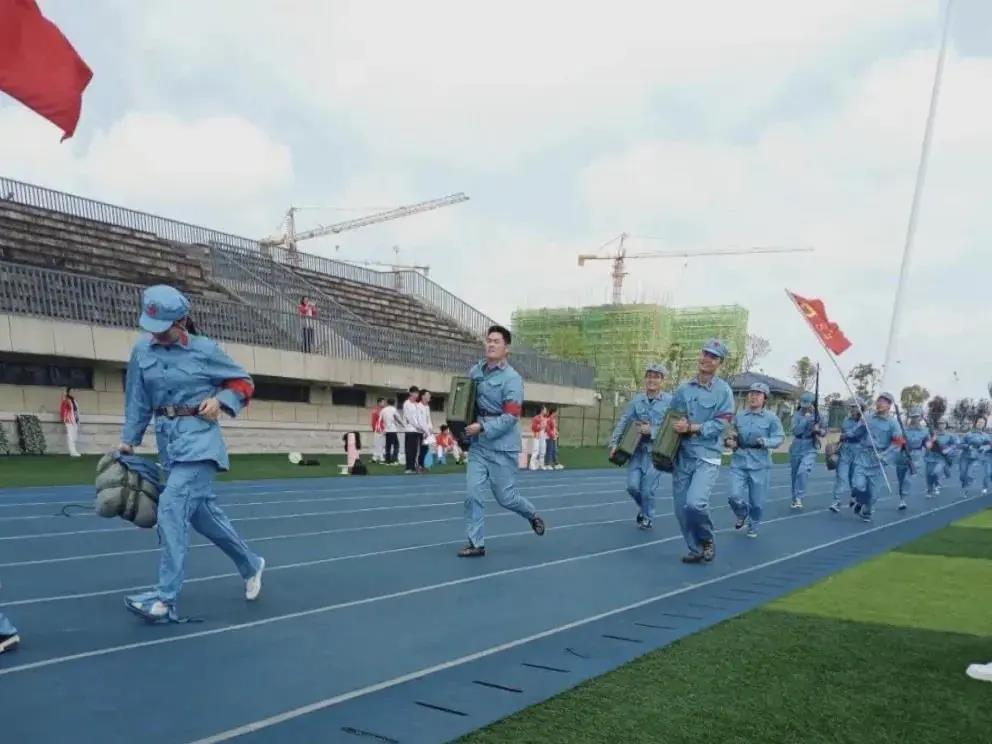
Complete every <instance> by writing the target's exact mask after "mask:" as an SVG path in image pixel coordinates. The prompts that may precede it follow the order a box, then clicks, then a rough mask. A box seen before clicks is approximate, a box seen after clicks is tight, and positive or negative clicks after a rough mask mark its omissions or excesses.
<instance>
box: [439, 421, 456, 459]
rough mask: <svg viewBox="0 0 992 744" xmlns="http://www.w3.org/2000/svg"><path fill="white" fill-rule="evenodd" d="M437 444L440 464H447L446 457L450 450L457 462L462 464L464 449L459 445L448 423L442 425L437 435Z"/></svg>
mask: <svg viewBox="0 0 992 744" xmlns="http://www.w3.org/2000/svg"><path fill="white" fill-rule="evenodd" d="M436 440H437V441H436V444H437V461H438V463H439V464H441V465H444V464H445V458H446V456H447V454H448V453H449V452H450V453H451V454H452V456H454V458H455V464H456V465H460V464H461V462H462V450H461V448H460V447H459V446H458V442H456V441H455V437H454V435H452V433H451V432H450V431H449V430H448V425H447V424H442V425H441V431H440V433H438V435H437V437H436Z"/></svg>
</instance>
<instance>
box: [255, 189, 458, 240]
mask: <svg viewBox="0 0 992 744" xmlns="http://www.w3.org/2000/svg"><path fill="white" fill-rule="evenodd" d="M463 201H468V196H467V195H466V194H463V193H462V192H458V193H457V194H449V195H448V196H442V197H441V198H440V199H428V200H427V201H422V202H417V203H416V204H408V205H406V206H402V207H396V208H394V209H387V210H385V211H383V212H376V213H374V214H370V215H366V216H365V217H356V218H355V219H351V220H345V221H344V222H336V223H334V224H333V225H318V226H317V227H315V228H313V229H312V230H304V231H303V232H300V233H298V232H296V213H297V212H298V211H300V209H301V207H290V208H289V209H288V210H286V220H285V223H286V231H285V232H284V233H283V234H282V235H277V236H270V237H267V238H262V240H260V241H259V242H260V243H261V244H262V245H263V246H284V247H285V248H287V249H288V250H289V251H291V252H295V251H296V244H297V243H299V242H300V241H302V240H309V239H310V238H319V237H321V236H324V235H334V234H336V233H340V232H345V231H346V230H356V229H358V228H359V227H366V226H367V225H375V224H378V223H380V222H388V221H389V220H395V219H399V218H400V217H409V216H410V215H411V214H419V213H420V212H429V211H431V210H432V209H440V208H441V207H447V206H450V205H452V204H459V203H460V202H463Z"/></svg>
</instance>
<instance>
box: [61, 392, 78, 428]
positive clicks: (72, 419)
mask: <svg viewBox="0 0 992 744" xmlns="http://www.w3.org/2000/svg"><path fill="white" fill-rule="evenodd" d="M59 415H60V416H61V417H62V423H63V424H78V423H79V409H78V408H77V407H76V401H74V400H73V399H72V398H70V397H69V396H68V395H64V396H62V405H61V406H60V408H59Z"/></svg>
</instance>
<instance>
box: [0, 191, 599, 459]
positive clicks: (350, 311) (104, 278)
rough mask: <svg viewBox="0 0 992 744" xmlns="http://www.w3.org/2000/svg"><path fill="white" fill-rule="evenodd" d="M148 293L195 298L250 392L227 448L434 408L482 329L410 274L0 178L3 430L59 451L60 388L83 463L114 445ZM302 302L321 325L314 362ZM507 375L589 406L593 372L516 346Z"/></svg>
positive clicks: (321, 441) (279, 444)
mask: <svg viewBox="0 0 992 744" xmlns="http://www.w3.org/2000/svg"><path fill="white" fill-rule="evenodd" d="M156 283H170V284H174V285H176V286H178V287H180V288H181V289H182V290H183V291H184V292H186V293H187V294H188V295H190V297H191V299H193V302H194V311H193V312H194V319H195V321H196V323H197V326H198V328H199V329H200V330H201V331H202V332H204V333H206V334H207V335H209V336H211V337H213V338H215V339H217V340H218V341H220V342H221V343H223V344H224V345H225V347H226V348H227V350H228V353H230V354H231V355H232V356H233V357H234V358H235V359H237V360H238V361H239V362H241V363H242V364H244V365H245V366H246V367H247V368H248V369H249V371H250V372H251V373H252V374H253V376H255V378H256V381H257V382H258V391H257V397H256V400H255V401H254V402H253V404H252V406H251V407H250V408H249V410H248V411H247V413H246V414H245V416H244V417H243V418H242V419H239V420H237V421H234V422H230V423H227V424H225V425H226V426H228V427H229V431H228V440H229V442H230V444H231V448H232V450H233V451H243V452H244V451H272V450H275V451H286V450H290V449H301V450H304V451H310V452H321V451H329V450H334V451H337V450H338V449H339V448H340V446H341V444H340V443H341V434H342V433H343V432H344V431H350V430H354V429H357V430H360V431H361V430H363V429H365V430H367V427H368V419H369V417H368V409H369V408H370V407H371V406H372V405H374V402H375V398H376V397H378V396H379V395H386V394H395V393H396V392H398V391H401V390H404V389H406V388H407V387H408V386H409V385H411V384H418V385H421V386H423V387H426V388H428V389H432V390H434V391H439V392H440V393H441V394H440V395H436V397H435V400H434V405H435V406H436V410H437V411H438V412H440V411H441V410H443V403H444V392H445V391H447V389H448V387H449V384H450V378H451V375H453V374H464V372H465V371H466V370H467V368H468V367H469V366H470V365H471V364H473V363H474V362H475V361H476V360H477V359H478V358H479V356H480V353H481V338H482V336H483V334H484V332H485V329H486V328H487V327H488V326H489V325H490V324H491V323H492V322H493V321H492V320H491V319H490V318H488V317H486V316H485V315H484V314H482V313H480V312H479V311H478V310H476V309H475V308H473V307H471V306H470V305H468V304H467V303H465V302H463V301H461V300H460V299H458V298H457V297H455V296H454V295H452V294H451V293H450V292H447V291H446V290H444V289H443V288H442V287H440V286H438V285H437V284H436V283H434V282H432V281H431V280H429V279H427V278H426V277H425V276H423V275H421V274H418V273H416V272H414V271H385V272H379V271H373V270H371V269H367V268H364V267H358V266H354V265H351V264H346V263H342V262H339V261H332V260H328V259H324V258H321V257H319V256H313V255H309V254H305V253H298V252H295V251H293V252H291V251H288V250H285V249H283V248H280V247H273V246H263V245H261V244H259V243H258V242H256V241H254V240H252V239H249V238H244V237H240V236H235V235H230V234H227V233H222V232H218V231H214V230H210V229H207V228H203V227H198V226H195V225H189V224H186V223H182V222H178V221H175V220H170V219H166V218H162V217H157V216H154V215H150V214H145V213H142V212H136V211H133V210H130V209H126V208H124V207H119V206H114V205H109V204H104V203H102V202H98V201H93V200H90V199H84V198H81V197H78V196H74V195H71V194H66V193H63V192H59V191H53V190H50V189H46V188H42V187H39V186H32V185H30V184H25V183H21V182H19V181H14V180H11V179H6V178H0V425H4V426H6V427H8V434H12V432H11V431H9V427H10V426H11V422H12V421H13V419H14V417H15V415H16V414H19V413H34V414H38V415H39V416H40V417H41V419H42V421H43V424H44V425H45V427H46V430H47V431H46V433H48V434H49V436H48V441H49V446H50V451H54V452H59V451H62V447H64V436H62V434H61V431H60V426H59V422H58V417H57V412H58V408H59V397H60V392H61V391H60V387H61V386H64V385H67V384H71V385H72V387H73V388H74V389H75V396H76V399H77V401H78V403H79V405H80V410H81V417H82V422H83V428H82V432H83V436H82V438H81V442H80V445H81V447H82V448H83V449H84V451H90V452H97V451H101V450H103V449H105V448H107V447H110V446H112V445H113V444H114V443H115V442H116V437H117V436H118V433H119V427H120V422H121V417H122V413H123V370H124V367H125V366H126V362H127V359H128V356H129V351H130V347H131V344H132V343H133V341H134V339H135V338H136V337H137V334H138V331H137V329H136V327H135V324H136V319H137V315H138V311H139V307H140V296H141V290H142V288H143V287H145V286H147V285H149V284H156ZM303 295H306V296H308V297H310V298H311V299H313V300H314V301H315V302H316V304H317V306H318V313H319V315H318V318H317V319H316V321H314V323H313V332H314V342H313V346H312V347H311V349H310V352H309V353H304V348H303V327H304V326H303V323H304V321H303V320H302V319H301V318H300V316H299V313H298V311H297V305H298V303H299V300H300V297H301V296H303ZM513 363H514V365H515V366H516V367H517V368H518V369H519V370H520V372H521V374H522V375H523V376H524V378H525V380H526V382H527V385H526V394H527V398H528V400H531V401H541V402H552V403H557V404H559V405H566V406H567V405H572V406H574V405H590V404H591V403H592V401H593V389H592V388H593V378H594V372H593V369H592V368H591V367H589V366H588V365H585V364H580V363H575V362H568V361H563V360H561V359H555V358H552V357H550V356H547V355H542V354H539V353H537V352H534V351H531V350H529V349H525V348H523V349H520V348H518V350H517V351H516V352H514V356H513ZM436 415H440V414H439V413H438V414H436ZM14 439H15V440H16V438H14ZM148 441H150V440H148V439H146V443H147V442H148Z"/></svg>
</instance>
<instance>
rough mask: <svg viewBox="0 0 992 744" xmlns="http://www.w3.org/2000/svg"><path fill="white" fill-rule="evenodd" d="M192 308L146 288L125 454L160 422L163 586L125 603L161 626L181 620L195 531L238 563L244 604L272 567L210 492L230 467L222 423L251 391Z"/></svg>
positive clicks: (175, 296)
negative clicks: (199, 328)
mask: <svg viewBox="0 0 992 744" xmlns="http://www.w3.org/2000/svg"><path fill="white" fill-rule="evenodd" d="M189 307H190V304H189V300H187V299H186V297H184V296H183V295H182V294H181V293H180V292H179V291H178V290H176V289H174V288H173V287H169V286H165V285H157V286H154V287H149V288H148V289H146V290H145V292H144V295H143V297H142V313H141V319H140V321H139V325H140V326H141V328H142V329H143V330H145V331H147V332H148V334H149V335H146V336H144V337H142V338H141V339H139V340H138V342H137V343H136V344H135V345H134V348H133V350H132V351H131V360H130V362H129V364H128V368H127V389H126V393H125V409H124V428H123V431H122V433H121V443H120V445H119V449H120V450H121V452H124V453H128V454H130V453H132V452H133V451H134V448H135V447H137V446H138V445H140V444H141V441H142V439H143V438H144V436H145V430H146V429H147V428H148V424H149V422H150V421H151V419H152V416H154V417H155V439H156V442H157V445H158V455H159V461H160V463H161V465H162V469H163V471H164V473H165V488H164V489H163V491H162V493H161V494H160V496H159V501H158V515H157V516H158V530H159V539H160V541H161V545H162V554H161V559H160V561H159V570H158V584H157V585H156V586H155V587H154V589H152V590H151V591H149V592H144V593H141V594H136V595H132V596H129V597H127V598H126V599H125V607H126V608H127V609H128V610H130V611H131V612H133V613H135V614H137V615H140V616H141V617H143V618H145V619H147V620H151V621H156V622H165V621H178V620H179V618H178V614H177V612H176V603H177V600H178V598H179V592H180V590H181V588H182V584H183V576H184V569H185V562H186V553H187V551H188V549H189V532H190V527H192V528H193V529H195V530H196V531H197V532H199V533H200V534H201V535H203V536H204V537H206V538H207V539H208V540H210V541H211V542H212V543H214V545H216V546H217V547H219V548H220V549H221V550H222V551H224V553H225V554H226V555H227V556H228V557H229V558H230V559H231V560H232V561H234V565H235V566H236V567H237V569H238V572H239V573H240V574H241V577H242V578H243V579H244V581H245V598H246V599H248V600H254V599H256V598H257V597H258V595H259V592H260V591H261V588H262V571H263V569H264V568H265V560H264V559H263V558H261V557H260V556H258V555H256V554H255V553H253V552H252V551H251V550H249V548H248V546H247V545H246V544H245V541H244V540H242V539H241V537H240V536H239V535H238V534H237V532H235V530H234V527H233V526H232V525H231V521H230V519H228V517H227V515H226V514H224V512H223V511H221V509H220V507H218V506H217V503H216V497H215V496H214V493H213V482H214V478H215V477H216V475H217V472H218V471H220V470H227V469H228V468H229V461H228V455H227V448H226V447H225V445H224V439H223V436H222V435H221V431H220V425H219V424H218V423H217V419H218V418H219V417H220V414H221V412H224V413H227V414H228V415H229V416H236V415H237V414H238V413H239V412H240V411H241V410H242V409H243V408H244V407H245V406H246V405H248V402H249V400H250V399H251V397H252V393H253V392H254V385H253V384H252V381H251V377H249V376H248V373H247V372H245V370H244V369H243V368H242V367H241V365H239V364H237V363H236V362H234V361H233V360H232V359H231V358H230V357H229V356H228V355H227V354H225V353H224V352H223V350H221V348H220V346H218V345H217V344H216V343H215V342H214V341H212V340H210V339H208V338H206V337H205V336H197V335H193V334H191V333H189V332H188V330H187V326H186V323H185V320H186V318H187V317H188V315H189Z"/></svg>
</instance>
